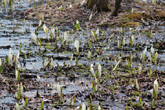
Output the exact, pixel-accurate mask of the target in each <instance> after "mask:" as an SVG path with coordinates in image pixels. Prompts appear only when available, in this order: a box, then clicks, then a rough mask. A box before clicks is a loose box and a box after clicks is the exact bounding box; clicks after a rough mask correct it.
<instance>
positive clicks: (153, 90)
mask: <svg viewBox="0 0 165 110" xmlns="http://www.w3.org/2000/svg"><path fill="white" fill-rule="evenodd" d="M158 87H159V85H158V81H157V79H156V80H155V81H154V88H153V89H151V90H150V92H151V95H152V98H153V99H157V98H158Z"/></svg>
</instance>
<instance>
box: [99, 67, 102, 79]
mask: <svg viewBox="0 0 165 110" xmlns="http://www.w3.org/2000/svg"><path fill="white" fill-rule="evenodd" d="M98 71H99V77H101V71H102V67H101V65H100V64H98Z"/></svg>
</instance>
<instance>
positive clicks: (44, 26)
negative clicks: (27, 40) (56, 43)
mask: <svg viewBox="0 0 165 110" xmlns="http://www.w3.org/2000/svg"><path fill="white" fill-rule="evenodd" d="M43 29H44V32H45V33H46V35H47V38H48V28H47V27H46V25H45V24H44V25H43Z"/></svg>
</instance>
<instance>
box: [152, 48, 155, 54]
mask: <svg viewBox="0 0 165 110" xmlns="http://www.w3.org/2000/svg"><path fill="white" fill-rule="evenodd" d="M151 53H152V54H154V53H155V49H154V48H153V46H152V47H151Z"/></svg>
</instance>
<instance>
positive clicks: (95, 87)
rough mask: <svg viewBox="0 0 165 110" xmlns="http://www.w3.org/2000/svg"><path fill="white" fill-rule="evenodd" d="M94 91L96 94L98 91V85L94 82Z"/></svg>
mask: <svg viewBox="0 0 165 110" xmlns="http://www.w3.org/2000/svg"><path fill="white" fill-rule="evenodd" d="M95 82H97V81H95ZM92 89H93V92H94V93H95V92H96V91H97V90H98V85H97V84H94V82H92Z"/></svg>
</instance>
